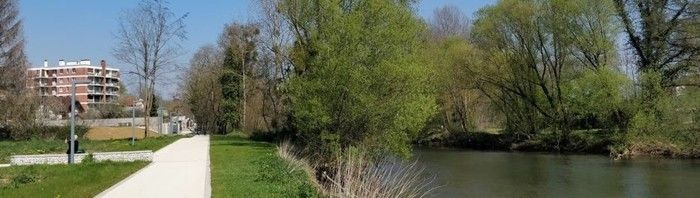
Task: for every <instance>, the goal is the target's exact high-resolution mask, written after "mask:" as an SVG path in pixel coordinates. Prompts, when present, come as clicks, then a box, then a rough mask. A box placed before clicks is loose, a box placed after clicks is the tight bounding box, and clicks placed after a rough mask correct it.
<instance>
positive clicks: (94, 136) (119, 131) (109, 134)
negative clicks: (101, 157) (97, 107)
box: [85, 127, 160, 140]
mask: <svg viewBox="0 0 700 198" xmlns="http://www.w3.org/2000/svg"><path fill="white" fill-rule="evenodd" d="M144 131H145V129H143V128H136V133H135V134H136V139H143V135H144V134H143V132H144ZM131 134H132V128H131V127H94V128H91V129H90V130H88V132H87V133H86V134H85V138H87V139H89V140H115V139H128V138H131ZM158 136H160V134H158V133H155V132H154V131H151V130H149V133H148V137H158Z"/></svg>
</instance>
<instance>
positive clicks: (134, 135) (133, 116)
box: [131, 98, 143, 146]
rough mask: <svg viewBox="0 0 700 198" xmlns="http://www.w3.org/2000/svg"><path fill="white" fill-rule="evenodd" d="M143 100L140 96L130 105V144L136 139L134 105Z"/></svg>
mask: <svg viewBox="0 0 700 198" xmlns="http://www.w3.org/2000/svg"><path fill="white" fill-rule="evenodd" d="M142 101H143V100H141V99H140V98H139V99H138V100H134V105H133V106H132V107H131V145H132V146H133V145H134V141H135V140H136V106H140V105H139V104H143V103H142Z"/></svg>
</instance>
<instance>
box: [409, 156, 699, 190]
mask: <svg viewBox="0 0 700 198" xmlns="http://www.w3.org/2000/svg"><path fill="white" fill-rule="evenodd" d="M415 157H416V158H415V159H416V160H418V164H420V165H422V166H423V167H424V168H425V170H426V173H427V174H430V175H431V176H433V177H434V179H435V183H436V184H437V185H439V186H440V187H439V188H437V189H436V190H435V191H434V194H433V195H434V197H587V198H588V197H591V198H597V197H635V198H637V197H640V198H643V197H700V160H668V159H663V160H661V159H636V160H626V161H613V160H611V159H610V158H608V157H606V156H600V155H557V154H541V153H508V152H482V151H458V150H432V149H417V150H416V153H415Z"/></svg>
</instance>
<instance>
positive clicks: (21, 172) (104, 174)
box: [0, 147, 148, 197]
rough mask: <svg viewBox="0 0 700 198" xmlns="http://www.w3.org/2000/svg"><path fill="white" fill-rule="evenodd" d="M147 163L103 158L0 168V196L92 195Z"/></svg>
mask: <svg viewBox="0 0 700 198" xmlns="http://www.w3.org/2000/svg"><path fill="white" fill-rule="evenodd" d="M3 148H5V147H3ZM147 164H148V163H147V162H128V163H125V162H120V163H118V162H106V163H82V164H76V165H72V166H69V165H34V166H13V167H6V168H0V197H93V196H95V195H97V194H98V193H100V192H102V191H103V190H105V189H107V188H109V187H110V186H112V185H113V184H115V183H117V182H119V181H120V180H122V179H124V178H126V177H127V176H129V175H131V174H132V173H134V172H136V171H138V170H139V169H141V168H143V167H144V166H146V165H147Z"/></svg>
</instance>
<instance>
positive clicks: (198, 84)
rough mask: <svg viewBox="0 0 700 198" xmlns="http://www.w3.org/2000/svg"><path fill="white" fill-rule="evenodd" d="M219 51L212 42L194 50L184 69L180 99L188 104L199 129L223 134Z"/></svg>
mask: <svg viewBox="0 0 700 198" xmlns="http://www.w3.org/2000/svg"><path fill="white" fill-rule="evenodd" d="M222 62H223V55H222V53H221V51H220V50H219V49H217V48H215V47H214V46H204V47H201V48H199V50H197V53H195V54H194V56H193V57H192V59H191V60H190V68H189V70H188V71H187V72H186V75H187V76H188V78H186V79H185V83H184V88H183V90H184V93H183V99H184V100H185V103H187V104H188V106H189V107H190V111H191V113H192V115H193V116H194V119H195V120H196V121H197V123H198V127H199V129H200V130H203V131H205V132H206V133H218V134H224V133H226V131H225V130H224V127H223V125H224V123H223V122H224V119H223V117H224V116H223V111H222V108H221V106H222V102H223V96H222V92H221V90H222V89H221V84H220V83H219V79H220V78H221V75H222V73H223V66H222Z"/></svg>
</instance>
